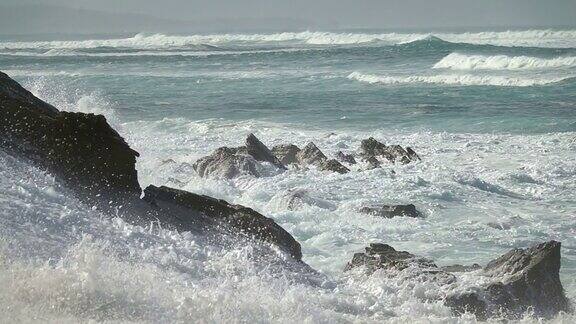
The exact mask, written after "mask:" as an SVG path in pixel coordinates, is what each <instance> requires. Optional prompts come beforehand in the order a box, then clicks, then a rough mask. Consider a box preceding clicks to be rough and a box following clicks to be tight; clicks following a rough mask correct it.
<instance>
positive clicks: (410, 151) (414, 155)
mask: <svg viewBox="0 0 576 324" xmlns="http://www.w3.org/2000/svg"><path fill="white" fill-rule="evenodd" d="M406 153H408V157H409V158H410V160H412V161H416V160H418V161H421V160H422V159H421V158H420V156H419V155H418V154H417V153H416V152H415V151H414V150H413V149H412V148H411V147H406Z"/></svg>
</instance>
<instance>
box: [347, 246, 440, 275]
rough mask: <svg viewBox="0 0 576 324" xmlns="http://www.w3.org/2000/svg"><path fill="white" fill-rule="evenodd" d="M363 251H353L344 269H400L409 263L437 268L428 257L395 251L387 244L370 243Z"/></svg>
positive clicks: (372, 270) (371, 270)
mask: <svg viewBox="0 0 576 324" xmlns="http://www.w3.org/2000/svg"><path fill="white" fill-rule="evenodd" d="M365 250H366V252H365V253H355V254H354V257H353V258H352V261H351V262H349V263H348V264H347V265H346V268H345V271H346V270H350V269H352V268H356V267H359V266H365V267H366V268H367V270H368V271H369V272H374V271H376V270H378V269H390V268H395V269H398V270H402V269H405V268H407V267H408V266H409V265H417V266H421V267H423V268H437V266H436V264H434V262H432V261H431V260H429V259H425V258H420V257H417V256H415V255H413V254H411V253H409V252H406V251H396V250H395V249H394V248H393V247H391V246H390V245H388V244H382V243H371V244H370V246H369V247H367V248H366V249H365Z"/></svg>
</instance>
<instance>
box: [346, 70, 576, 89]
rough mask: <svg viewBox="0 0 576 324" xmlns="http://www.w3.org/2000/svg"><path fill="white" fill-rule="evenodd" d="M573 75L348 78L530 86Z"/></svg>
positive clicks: (355, 74)
mask: <svg viewBox="0 0 576 324" xmlns="http://www.w3.org/2000/svg"><path fill="white" fill-rule="evenodd" d="M571 78H572V77H537V76H533V77H513V76H501V75H473V74H437V75H410V76H386V75H375V74H364V73H360V72H352V73H350V75H348V79H351V80H356V81H360V82H365V83H371V84H376V83H377V84H386V85H394V84H447V85H458V86H503V87H530V86H536V85H547V84H553V83H557V82H561V81H564V80H568V79H571Z"/></svg>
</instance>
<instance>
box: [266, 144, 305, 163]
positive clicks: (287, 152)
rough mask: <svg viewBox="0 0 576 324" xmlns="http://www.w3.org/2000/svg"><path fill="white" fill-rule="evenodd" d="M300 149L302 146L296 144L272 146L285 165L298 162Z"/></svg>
mask: <svg viewBox="0 0 576 324" xmlns="http://www.w3.org/2000/svg"><path fill="white" fill-rule="evenodd" d="M300 151H301V150H300V148H299V147H298V146H296V145H294V144H281V145H276V146H274V147H273V148H272V153H273V154H274V155H275V156H276V157H277V158H278V159H279V160H280V162H282V164H284V165H290V164H297V163H298V159H297V157H296V156H297V155H298V153H299V152H300Z"/></svg>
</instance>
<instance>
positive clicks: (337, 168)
mask: <svg viewBox="0 0 576 324" xmlns="http://www.w3.org/2000/svg"><path fill="white" fill-rule="evenodd" d="M320 170H322V171H332V172H338V173H340V174H344V173H348V172H350V169H348V168H347V167H345V166H343V165H342V164H341V163H340V162H338V161H336V160H334V159H332V160H325V161H322V162H321V164H320Z"/></svg>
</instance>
